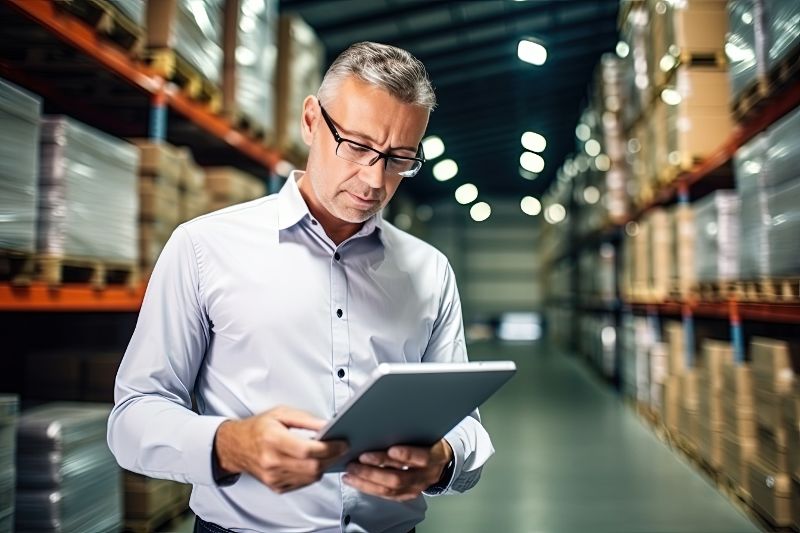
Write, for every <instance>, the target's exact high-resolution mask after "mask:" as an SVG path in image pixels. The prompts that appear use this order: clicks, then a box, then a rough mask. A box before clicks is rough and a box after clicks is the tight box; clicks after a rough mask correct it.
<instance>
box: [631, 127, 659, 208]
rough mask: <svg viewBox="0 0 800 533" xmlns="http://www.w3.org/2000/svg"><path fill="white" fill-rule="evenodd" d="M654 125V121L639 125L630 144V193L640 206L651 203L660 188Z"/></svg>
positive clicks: (634, 130)
mask: <svg viewBox="0 0 800 533" xmlns="http://www.w3.org/2000/svg"><path fill="white" fill-rule="evenodd" d="M652 124H654V122H653V120H647V121H644V122H642V123H639V124H638V125H637V126H636V127H635V128H634V129H633V131H632V133H631V139H630V140H629V142H628V150H629V152H630V154H629V156H630V158H631V183H630V188H631V190H629V191H628V192H629V193H630V194H631V195H632V196H633V197H634V198H635V200H636V203H637V204H638V205H640V206H641V205H645V204H648V203H649V202H651V201H652V200H653V198H654V197H655V194H656V191H657V188H658V168H657V167H656V146H657V144H656V143H657V141H656V139H655V137H654V136H655V130H654V128H653V127H652Z"/></svg>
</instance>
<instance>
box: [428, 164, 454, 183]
mask: <svg viewBox="0 0 800 533" xmlns="http://www.w3.org/2000/svg"><path fill="white" fill-rule="evenodd" d="M456 174H458V165H457V164H456V162H455V161H453V160H452V159H443V160H441V161H439V162H438V163H436V164H435V165H433V177H434V178H436V179H437V180H439V181H447V180H449V179H452V178H454V177H455V175H456Z"/></svg>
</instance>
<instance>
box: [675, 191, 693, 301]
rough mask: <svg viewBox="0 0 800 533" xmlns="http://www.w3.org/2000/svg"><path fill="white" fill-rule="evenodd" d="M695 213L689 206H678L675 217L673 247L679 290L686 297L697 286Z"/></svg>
mask: <svg viewBox="0 0 800 533" xmlns="http://www.w3.org/2000/svg"><path fill="white" fill-rule="evenodd" d="M694 235H695V229H694V212H693V211H692V208H691V207H690V206H689V205H686V204H678V205H677V206H675V209H674V216H673V240H672V242H673V245H674V246H675V252H674V255H673V257H674V258H675V262H676V264H675V267H674V268H673V269H672V272H673V273H674V275H675V276H676V278H677V286H678V290H679V292H680V293H681V295H683V296H684V297H686V296H688V295H689V294H691V292H692V290H693V289H694V286H695V285H696V284H697V279H696V273H695V266H694V265H695V260H694Z"/></svg>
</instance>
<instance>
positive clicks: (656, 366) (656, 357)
mask: <svg viewBox="0 0 800 533" xmlns="http://www.w3.org/2000/svg"><path fill="white" fill-rule="evenodd" d="M668 377H669V346H668V345H667V343H665V342H655V343H653V346H652V347H651V348H650V405H652V407H653V409H654V410H655V411H656V412H658V413H661V414H662V415H663V412H664V384H665V383H666V382H667V378H668Z"/></svg>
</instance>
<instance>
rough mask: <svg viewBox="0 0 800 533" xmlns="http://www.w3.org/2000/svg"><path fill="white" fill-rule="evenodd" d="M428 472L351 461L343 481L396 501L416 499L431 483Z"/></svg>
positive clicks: (360, 489)
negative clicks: (428, 480)
mask: <svg viewBox="0 0 800 533" xmlns="http://www.w3.org/2000/svg"><path fill="white" fill-rule="evenodd" d="M426 475H427V473H426V472H425V471H420V470H407V471H404V470H396V469H394V468H381V467H374V466H367V465H363V464H358V463H351V464H350V465H349V466H348V467H347V474H345V475H344V477H343V478H342V481H344V482H345V483H346V484H348V485H350V486H352V487H353V488H355V489H357V490H359V491H361V492H364V493H366V494H371V495H373V496H378V497H381V498H386V499H391V500H395V501H407V500H410V499H414V498H416V497H417V496H419V494H420V493H421V492H422V491H423V490H425V488H426V487H428V486H429V485H430V483H428V482H427V481H426Z"/></svg>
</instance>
